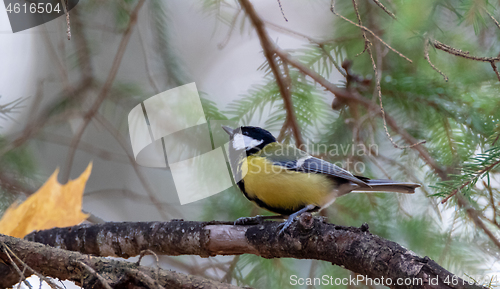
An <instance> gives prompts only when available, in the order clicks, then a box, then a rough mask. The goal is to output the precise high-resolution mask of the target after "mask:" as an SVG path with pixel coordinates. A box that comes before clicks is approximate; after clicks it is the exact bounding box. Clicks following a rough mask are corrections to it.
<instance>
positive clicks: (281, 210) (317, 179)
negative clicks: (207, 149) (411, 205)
mask: <svg viewBox="0 0 500 289" xmlns="http://www.w3.org/2000/svg"><path fill="white" fill-rule="evenodd" d="M222 128H223V129H224V130H225V131H226V132H227V133H228V134H229V137H230V144H229V159H230V162H231V168H232V170H233V175H234V176H235V180H236V183H237V185H238V187H239V188H240V190H241V191H242V192H243V194H244V195H245V197H246V198H247V199H249V200H250V201H253V202H254V203H255V204H257V205H258V206H259V207H262V208H264V209H267V210H269V211H271V212H274V213H277V214H280V215H282V216H289V217H288V219H287V221H286V222H285V223H284V224H283V228H282V229H281V232H280V233H282V232H283V231H284V230H285V229H286V228H287V227H288V226H290V225H291V224H292V222H293V220H294V218H295V217H296V216H298V215H300V214H302V213H304V212H316V211H320V210H322V209H324V208H326V207H328V206H329V205H331V204H332V203H333V202H334V201H335V199H336V198H338V197H340V196H343V195H345V194H348V193H350V192H352V191H366V192H370V191H371V192H374V191H375V192H380V191H386V192H398V193H407V194H412V193H414V192H415V188H417V187H420V185H419V184H416V183H409V182H396V181H392V180H370V179H369V178H366V177H362V176H355V175H353V174H351V173H350V172H348V171H346V170H344V169H342V168H340V167H338V166H336V165H334V164H331V163H329V162H327V161H324V160H321V159H318V158H315V157H313V156H311V155H309V154H308V153H306V152H304V151H302V150H300V149H298V148H296V147H295V146H293V145H285V144H282V143H279V142H277V141H276V138H275V137H274V136H273V135H272V134H271V133H270V132H268V131H267V130H265V129H262V128H260V127H253V126H242V127H239V128H236V129H233V128H230V127H228V126H222Z"/></svg>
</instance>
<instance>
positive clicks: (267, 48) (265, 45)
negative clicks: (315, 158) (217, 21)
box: [240, 0, 304, 147]
mask: <svg viewBox="0 0 500 289" xmlns="http://www.w3.org/2000/svg"><path fill="white" fill-rule="evenodd" d="M240 4H241V6H242V7H243V9H244V10H245V12H246V13H247V15H248V16H249V18H250V20H251V21H252V24H253V26H254V27H255V30H256V31H257V35H258V36H259V39H260V44H261V46H262V49H263V50H264V56H265V57H266V59H267V62H268V63H269V66H270V67H271V70H272V72H273V74H274V77H275V78H276V83H277V84H278V87H279V89H280V93H281V96H282V97H283V102H284V104H285V110H286V115H287V118H288V121H289V124H290V127H291V129H292V132H293V136H294V138H295V143H296V145H297V147H302V144H303V143H304V142H303V140H302V133H301V132H300V128H299V124H298V123H297V118H296V117H295V110H294V109H293V104H292V95H291V93H290V90H289V89H288V87H287V86H286V81H285V78H284V77H283V74H282V73H281V70H280V69H279V67H278V63H277V61H276V57H275V55H274V54H275V51H276V47H275V45H274V43H273V42H272V40H271V38H270V37H269V35H268V34H267V31H266V29H265V27H264V22H263V21H262V19H260V17H259V16H258V15H257V12H255V9H254V7H253V5H252V4H251V3H250V1H249V0H240Z"/></svg>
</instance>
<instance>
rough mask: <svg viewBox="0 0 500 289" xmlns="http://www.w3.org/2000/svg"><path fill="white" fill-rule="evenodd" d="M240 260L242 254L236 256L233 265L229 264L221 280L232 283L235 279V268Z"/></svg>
mask: <svg viewBox="0 0 500 289" xmlns="http://www.w3.org/2000/svg"><path fill="white" fill-rule="evenodd" d="M239 260H240V255H236V256H234V258H233V261H231V265H229V268H228V269H227V272H226V275H225V276H224V277H222V279H221V280H220V281H221V282H224V283H231V281H232V279H233V272H234V269H236V265H237V264H238V261H239Z"/></svg>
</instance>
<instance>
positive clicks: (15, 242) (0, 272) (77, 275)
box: [0, 235, 239, 289]
mask: <svg viewBox="0 0 500 289" xmlns="http://www.w3.org/2000/svg"><path fill="white" fill-rule="evenodd" d="M0 244H3V245H1V246H2V247H3V250H0V287H1V288H6V287H12V286H13V285H15V284H16V283H18V282H19V274H18V273H17V272H16V271H15V270H14V269H13V268H15V267H16V266H17V267H22V265H21V264H22V263H21V262H24V263H25V264H27V265H29V267H30V268H31V269H28V270H27V272H26V273H28V274H26V275H29V274H33V272H30V270H36V271H37V272H39V273H41V274H43V275H45V276H50V277H53V278H58V279H62V280H65V279H67V280H71V281H73V282H75V283H76V284H78V285H80V286H83V287H85V288H107V287H108V286H106V285H103V284H107V285H109V286H110V287H112V288H124V287H126V286H128V285H136V287H134V288H160V286H158V285H159V284H160V285H161V286H163V287H165V288H169V289H170V288H193V289H195V288H214V289H215V288H227V289H237V288H239V287H236V286H233V285H230V284H225V283H220V282H217V281H213V280H208V279H205V278H202V277H198V276H190V275H185V274H181V273H176V272H173V271H170V270H162V269H151V268H148V267H144V266H139V265H137V264H134V263H130V262H126V261H117V260H110V259H106V258H100V257H95V256H89V255H83V254H81V253H78V252H70V251H67V250H62V249H57V248H53V247H49V246H46V245H42V244H39V243H34V242H30V241H26V240H21V239H17V238H14V237H9V236H5V235H0ZM4 246H5V247H4ZM6 247H7V248H9V251H10V252H12V253H10V254H15V255H16V256H17V258H13V259H15V260H16V261H14V260H13V261H10V259H9V257H10V256H9V255H7V254H6V253H5V252H6V251H7V250H5V249H6ZM21 260H22V261H21ZM13 263H14V264H13ZM82 264H84V265H82ZM89 268H90V269H91V270H89ZM89 272H90V274H89ZM103 280H105V281H106V282H104V283H103V282H102V281H103ZM156 280H158V283H159V284H156V286H152V285H154V283H155V281H156ZM82 281H83V284H82ZM127 288H128V287H127Z"/></svg>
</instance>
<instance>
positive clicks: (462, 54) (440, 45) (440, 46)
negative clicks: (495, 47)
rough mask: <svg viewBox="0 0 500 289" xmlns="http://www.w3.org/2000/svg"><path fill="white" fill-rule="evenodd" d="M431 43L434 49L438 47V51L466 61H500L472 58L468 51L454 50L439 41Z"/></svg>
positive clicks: (496, 58)
mask: <svg viewBox="0 0 500 289" xmlns="http://www.w3.org/2000/svg"><path fill="white" fill-rule="evenodd" d="M431 43H432V45H434V47H436V48H437V49H439V50H442V51H444V52H447V53H449V54H452V55H455V56H459V57H463V58H466V59H470V60H475V61H482V62H492V61H493V62H497V61H500V57H499V56H497V57H479V56H472V55H470V54H469V52H468V51H462V50H460V49H456V48H453V47H451V46H449V45H446V44H444V43H441V42H439V41H437V40H431Z"/></svg>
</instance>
